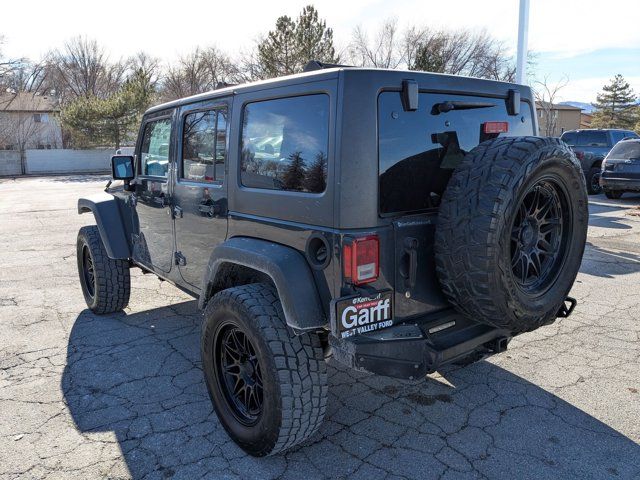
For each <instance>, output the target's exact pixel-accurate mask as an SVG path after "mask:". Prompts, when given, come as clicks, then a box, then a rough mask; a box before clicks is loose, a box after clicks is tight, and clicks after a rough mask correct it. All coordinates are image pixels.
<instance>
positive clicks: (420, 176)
mask: <svg viewBox="0 0 640 480" xmlns="http://www.w3.org/2000/svg"><path fill="white" fill-rule="evenodd" d="M455 101H458V102H467V103H470V102H482V103H485V104H490V105H493V106H490V107H486V108H474V109H468V110H452V111H448V112H446V113H438V114H436V113H435V111H436V110H435V108H434V106H435V105H436V104H439V103H444V102H455ZM521 119H524V121H522V120H521ZM491 121H496V122H508V124H509V131H508V133H506V134H505V133H500V134H499V135H508V136H515V135H532V134H533V126H532V121H531V108H530V106H529V105H528V104H527V103H525V102H522V104H521V107H520V115H518V116H509V115H508V114H507V109H506V102H505V101H504V100H503V99H499V98H483V97H470V96H465V95H451V94H446V93H443V94H433V93H421V94H420V97H419V108H418V110H416V111H413V112H407V111H404V110H403V108H402V100H401V97H400V92H383V93H381V94H380V95H379V97H378V125H379V134H378V135H379V137H378V161H379V172H378V173H379V175H380V178H379V186H380V191H379V194H380V198H379V202H380V203H379V210H380V214H382V215H389V214H394V213H408V212H418V211H422V210H426V209H429V208H435V207H437V206H438V205H439V204H440V197H441V195H442V194H443V192H444V189H445V187H446V186H447V183H448V182H449V178H450V177H451V174H452V173H453V170H454V169H455V167H456V166H457V165H458V164H459V163H460V162H461V161H462V158H463V156H464V154H465V153H467V152H468V151H469V150H471V149H472V148H473V147H475V146H476V145H478V144H479V143H480V142H481V141H484V140H488V139H490V138H494V137H496V136H498V134H484V133H482V124H483V123H484V122H491Z"/></svg>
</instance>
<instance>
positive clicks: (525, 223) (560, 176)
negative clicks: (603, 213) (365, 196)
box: [435, 137, 588, 333]
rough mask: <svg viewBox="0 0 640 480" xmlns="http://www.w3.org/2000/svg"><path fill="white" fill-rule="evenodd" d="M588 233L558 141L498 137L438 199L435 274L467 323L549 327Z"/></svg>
mask: <svg viewBox="0 0 640 480" xmlns="http://www.w3.org/2000/svg"><path fill="white" fill-rule="evenodd" d="M587 223H588V211H587V194H586V188H585V183H584V175H583V174H582V170H581V168H580V164H579V163H578V160H577V159H576V157H575V155H574V154H573V153H572V152H571V150H570V149H569V147H567V146H566V145H565V144H564V143H562V142H560V141H559V140H557V139H551V138H539V137H511V138H509V137H505V138H497V139H495V140H490V141H487V142H484V143H482V144H480V145H478V146H477V147H476V148H474V149H473V150H471V151H470V152H469V153H468V154H467V155H466V156H465V158H464V160H463V161H462V163H461V164H460V165H459V166H458V167H457V168H456V170H455V172H454V174H453V176H452V178H451V181H450V182H449V185H448V186H447V189H446V190H445V193H444V195H443V197H442V203H441V205H440V212H439V217H438V226H437V228H436V240H435V254H436V269H437V273H438V277H439V279H440V283H441V285H442V290H443V292H444V294H445V295H446V297H447V298H448V299H449V301H450V302H451V303H452V304H453V305H454V306H455V307H456V308H457V309H458V310H459V311H460V312H462V313H463V314H465V315H466V316H468V317H469V318H471V319H473V320H476V321H479V322H482V323H486V324H489V325H492V326H496V327H500V328H505V329H508V330H509V331H511V332H514V333H517V332H523V331H528V330H533V329H535V328H537V327H539V326H541V325H543V324H546V323H549V322H551V321H553V320H555V318H556V314H557V312H558V309H559V308H560V306H561V304H562V302H563V301H564V299H565V298H566V296H567V294H568V293H569V291H570V289H571V287H572V285H573V282H574V280H575V278H576V275H577V273H578V269H579V268H580V263H581V260H582V255H583V252H584V246H585V242H586V234H587Z"/></svg>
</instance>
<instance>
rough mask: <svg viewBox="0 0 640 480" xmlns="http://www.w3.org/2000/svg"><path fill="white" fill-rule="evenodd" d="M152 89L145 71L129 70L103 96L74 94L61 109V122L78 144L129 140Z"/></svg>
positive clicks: (116, 146) (119, 143) (132, 136)
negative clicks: (122, 80) (116, 87)
mask: <svg viewBox="0 0 640 480" xmlns="http://www.w3.org/2000/svg"><path fill="white" fill-rule="evenodd" d="M154 93H155V92H154V88H153V86H152V83H151V82H150V78H149V76H148V74H146V73H145V72H143V71H142V70H138V71H136V72H134V73H133V75H132V76H131V78H129V79H128V80H127V81H126V82H125V83H124V85H123V86H122V87H121V88H120V89H119V90H118V91H117V92H115V93H114V94H112V95H110V96H108V97H106V98H98V97H95V96H90V97H78V98H77V99H75V100H74V101H72V102H71V103H70V104H69V105H67V106H66V107H65V108H64V109H63V110H62V112H61V115H60V117H61V120H62V124H63V125H64V126H65V127H66V128H67V129H68V130H69V131H70V133H71V136H72V138H73V140H74V144H75V145H78V146H85V147H89V146H105V145H109V146H115V148H120V146H121V145H122V144H123V143H126V142H127V141H131V140H133V138H134V137H135V134H136V130H137V127H138V125H139V123H140V117H141V116H142V113H144V111H145V110H146V109H147V108H148V107H149V104H150V103H151V101H152V98H153V94H154Z"/></svg>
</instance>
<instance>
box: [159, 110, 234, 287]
mask: <svg viewBox="0 0 640 480" xmlns="http://www.w3.org/2000/svg"><path fill="white" fill-rule="evenodd" d="M228 119H229V102H228V99H226V98H221V99H213V100H208V101H206V102H200V103H197V104H192V105H186V106H184V107H182V108H181V109H180V112H179V117H178V122H177V124H178V125H177V129H178V132H177V136H178V139H179V142H178V147H177V152H176V182H175V184H174V189H173V210H172V213H173V217H174V221H175V232H176V263H177V264H178V268H179V270H180V276H181V277H182V279H183V280H184V281H185V282H186V283H187V284H188V285H189V286H190V287H191V288H194V289H196V290H200V289H201V286H202V280H203V276H204V271H205V269H206V267H207V264H208V261H209V257H210V256H211V252H212V251H213V248H214V247H215V246H216V245H218V244H219V243H221V242H223V241H224V240H225V238H226V236H227V182H226V179H225V165H226V158H227V150H228V149H227V137H228V136H227V126H228V124H229V121H228Z"/></svg>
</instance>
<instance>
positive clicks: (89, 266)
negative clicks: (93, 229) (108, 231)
mask: <svg viewBox="0 0 640 480" xmlns="http://www.w3.org/2000/svg"><path fill="white" fill-rule="evenodd" d="M82 274H83V275H84V282H85V285H86V288H87V294H88V295H89V296H90V297H91V298H93V297H94V296H95V294H96V277H95V271H94V269H93V259H92V258H91V252H90V251H89V246H88V245H85V246H84V248H83V249H82Z"/></svg>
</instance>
